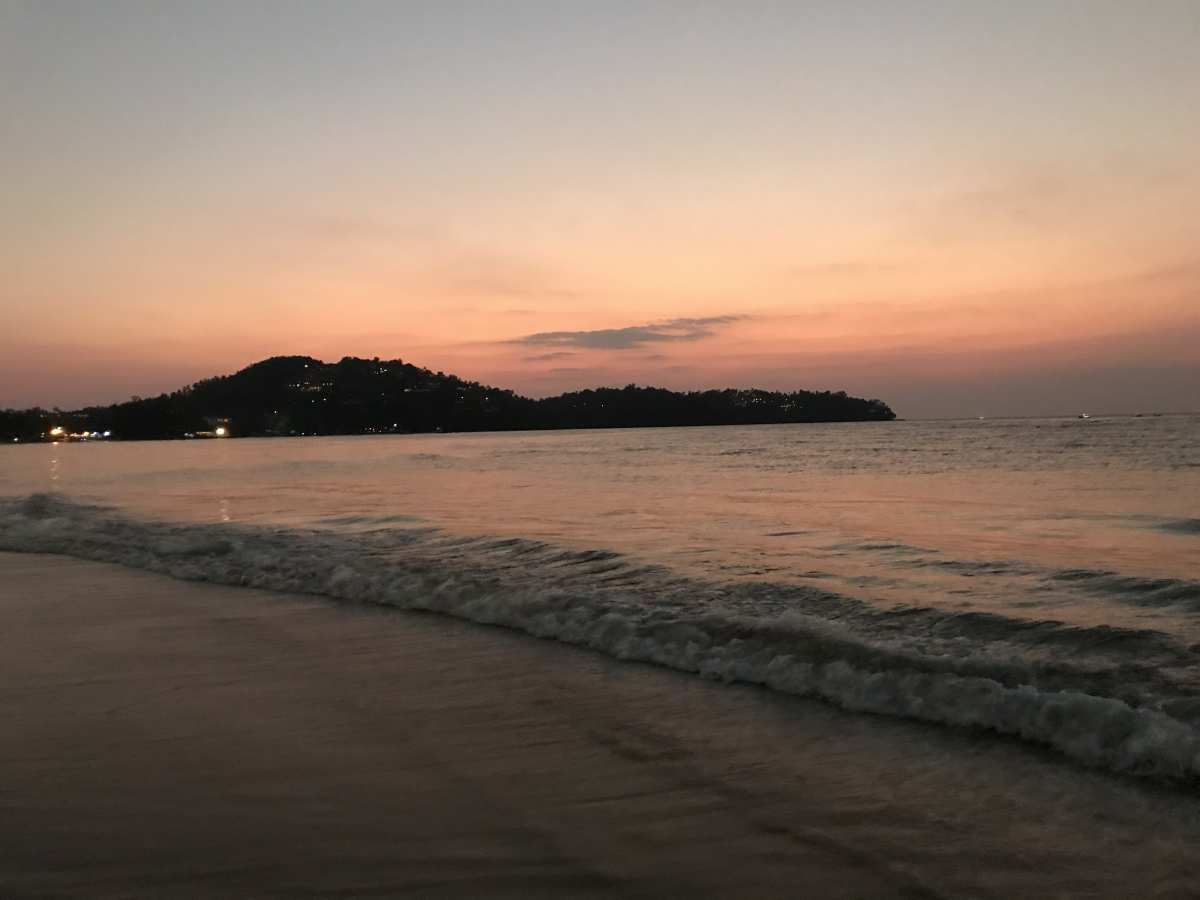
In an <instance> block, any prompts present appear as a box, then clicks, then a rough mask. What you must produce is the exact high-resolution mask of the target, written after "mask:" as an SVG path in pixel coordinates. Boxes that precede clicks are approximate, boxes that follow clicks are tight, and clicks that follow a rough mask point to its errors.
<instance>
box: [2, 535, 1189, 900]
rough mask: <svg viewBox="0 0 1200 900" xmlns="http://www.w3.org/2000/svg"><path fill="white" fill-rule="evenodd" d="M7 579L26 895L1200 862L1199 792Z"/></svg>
mask: <svg viewBox="0 0 1200 900" xmlns="http://www.w3.org/2000/svg"><path fill="white" fill-rule="evenodd" d="M0 586H2V590H0V629H2V630H0V634H2V635H3V637H2V638H0V640H2V641H3V643H2V644H0V717H2V718H3V719H4V720H6V721H7V722H8V723H9V728H7V729H3V730H0V783H2V784H3V785H4V786H5V790H4V793H3V796H2V798H0V802H2V803H3V805H4V807H5V814H4V815H3V816H0V846H4V847H5V851H4V853H3V854H2V855H0V888H2V892H3V893H4V895H5V896H7V897H26V896H29V897H32V896H46V895H54V896H62V897H83V896H86V897H103V896H146V897H151V896H153V897H184V896H186V897H197V896H214V897H215V896H255V897H261V896H299V895H305V894H321V895H335V896H372V895H375V896H387V895H391V894H395V893H399V892H402V891H419V892H420V893H421V894H422V895H423V896H424V895H429V896H445V897H460V896H461V897H468V896H480V895H487V896H564V895H569V896H613V895H621V896H664V895H674V896H680V895H687V896H701V897H703V896H779V895H786V894H791V893H797V892H799V893H803V894H806V895H808V896H818V897H843V896H844V897H862V896H872V897H875V896H907V897H935V896H961V895H963V894H964V893H965V894H980V893H983V894H988V895H991V894H995V895H1000V896H1003V895H1016V894H1018V893H1021V892H1030V891H1032V892H1035V893H1037V892H1042V893H1048V892H1055V893H1062V892H1064V891H1066V892H1070V893H1072V894H1074V895H1089V896H1113V897H1116V896H1129V895H1131V894H1130V891H1131V890H1134V888H1135V886H1138V887H1140V891H1135V892H1140V893H1141V894H1142V895H1146V896H1151V895H1154V894H1155V893H1159V894H1161V895H1163V896H1170V895H1173V894H1175V893H1176V892H1178V891H1179V890H1180V889H1181V888H1184V887H1186V886H1187V885H1188V884H1190V883H1191V882H1190V878H1191V873H1193V872H1194V871H1195V866H1196V864H1197V861H1198V857H1197V851H1196V850H1195V849H1194V848H1195V846H1196V841H1195V837H1196V833H1195V831H1196V826H1195V815H1196V811H1197V800H1196V798H1194V797H1188V796H1176V795H1173V794H1172V793H1171V792H1168V791H1163V790H1158V789H1152V788H1146V787H1144V786H1141V785H1134V784H1128V783H1125V782H1124V781H1123V780H1121V779H1113V778H1111V777H1109V776H1104V775H1102V774H1098V773H1095V772H1088V771H1081V770H1078V769H1077V768H1076V767H1073V766H1071V765H1070V764H1068V763H1065V762H1062V763H1059V762H1056V761H1054V760H1050V759H1047V758H1046V755H1045V754H1039V753H1037V752H1032V751H1029V750H1027V749H1026V748H1022V747H1018V746H1010V745H1008V743H1006V742H997V741H994V740H985V739H979V738H977V737H973V736H971V735H964V734H940V733H938V730H937V729H931V728H928V727H925V726H921V725H918V724H913V723H905V722H898V721H885V720H879V719H878V718H877V717H871V716H861V715H855V714H852V713H844V712H841V711H838V710H836V709H832V708H830V707H827V706H825V705H823V704H820V703H817V702H813V701H804V700H799V699H796V698H786V697H779V696H775V695H772V694H770V693H769V692H767V691H762V690H758V689H755V688H752V687H736V686H733V687H731V686H727V685H717V684H712V683H708V682H704V681H702V680H700V679H696V678H694V677H693V676H687V675H682V674H679V673H674V672H670V671H667V670H662V669H658V668H653V667H650V666H630V665H627V664H624V663H621V662H618V661H615V660H611V659H607V658H605V657H603V656H600V655H599V654H594V653H589V652H587V651H583V650H580V649H577V648H573V647H569V646H565V645H562V644H558V643H554V642H549V641H544V640H537V639H534V638H529V637H526V636H522V635H519V634H515V633H512V632H509V631H506V630H501V629H496V628H479V627H478V626H475V625H472V624H469V623H463V622H458V621H455V620H452V619H447V618H445V617H441V616H431V615H422V614H414V613H406V612H402V611H396V610H388V609H380V608H372V607H353V606H349V605H338V604H336V603H333V602H329V601H325V600H322V599H320V598H316V597H310V596H298V595H287V594H275V593H269V592H264V591H257V590H252V589H248V588H232V587H224V586H215V585H211V584H204V583H196V582H181V581H175V580H172V579H170V578H168V577H167V576H163V575H158V574H153V573H148V572H144V571H137V570H131V569H125V568H121V567H119V566H116V565H112V564H107V563H96V562H87V561H82V560H78V559H73V558H67V557H58V556H41V555H31V554H15V553H0ZM1150 822H1153V823H1154V828H1153V830H1152V829H1151V828H1149V827H1145V828H1143V826H1144V825H1146V823H1150ZM1047 828H1049V829H1051V831H1052V833H1053V834H1054V835H1055V836H1056V838H1057V842H1058V843H1057V845H1055V844H1053V843H1051V844H1047V840H1046V829H1047ZM1131 840H1133V841H1135V842H1141V843H1142V846H1138V845H1137V844H1136V843H1135V844H1134V845H1133V846H1131V844H1130V841H1131ZM1117 848H1120V852H1117ZM1081 860H1082V861H1083V862H1085V863H1086V864H1084V865H1078V863H1080V862H1081ZM1068 862H1071V863H1072V865H1071V867H1070V868H1069V869H1068V867H1067V863H1068ZM1135 867H1136V868H1137V871H1133V869H1134V868H1135ZM1146 871H1153V872H1154V873H1155V882H1154V884H1147V883H1146V882H1145V881H1144V879H1143V878H1142V873H1143V872H1146ZM1047 879H1049V881H1048V880H1047Z"/></svg>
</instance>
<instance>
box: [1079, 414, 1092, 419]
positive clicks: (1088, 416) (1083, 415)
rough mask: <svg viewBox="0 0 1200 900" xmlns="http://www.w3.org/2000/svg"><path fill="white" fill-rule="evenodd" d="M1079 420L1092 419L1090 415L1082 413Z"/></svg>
mask: <svg viewBox="0 0 1200 900" xmlns="http://www.w3.org/2000/svg"><path fill="white" fill-rule="evenodd" d="M1079 418H1081V419H1090V418H1091V416H1090V415H1088V414H1087V413H1080V414H1079Z"/></svg>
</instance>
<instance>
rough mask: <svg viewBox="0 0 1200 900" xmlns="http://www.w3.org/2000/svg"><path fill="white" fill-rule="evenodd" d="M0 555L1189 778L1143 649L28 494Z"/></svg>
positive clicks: (1180, 665)
mask: <svg viewBox="0 0 1200 900" xmlns="http://www.w3.org/2000/svg"><path fill="white" fill-rule="evenodd" d="M0 549H5V550H12V551H22V552H41V553H61V554H67V555H72V556H77V557H81V558H85V559H92V560H101V561H107V562H113V563H119V564H122V565H127V566H133V567H137V568H141V569H147V570H150V571H155V572H162V573H165V574H168V575H171V576H174V577H176V578H183V579H190V580H200V581H210V582H216V583H221V584H229V585H244V586H250V587H255V588H262V589H268V590H274V591H290V592H304V593H310V594H316V595H321V596H325V597H329V598H332V599H336V600H343V601H352V602H358V603H372V604H381V605H386V606H393V607H397V608H401V609H408V610H423V611H431V612H437V613H443V614H446V615H451V616H456V617H458V618H462V619H468V620H471V621H474V622H479V623H484V624H489V625H498V626H503V627H506V628H512V629H516V630H519V631H523V632H526V633H528V634H531V635H535V636H537V637H542V638H551V639H555V640H559V641H563V642H566V643H570V644H576V645H579V646H583V647H588V648H590V649H592V650H596V651H599V652H601V653H605V654H608V655H610V656H612V657H616V658H618V659H623V660H631V661H639V662H647V663H654V664H657V665H662V666H668V667H670V668H673V669H678V670H681V671H685V672H692V673H696V674H698V675H701V676H703V677H706V678H711V679H716V680H721V681H729V682H743V683H748V684H757V685H762V686H765V687H767V688H770V689H772V690H775V691H780V692H783V693H788V694H795V695H800V696H806V697H814V698H820V699H822V700H825V701H828V702H830V703H834V704H836V705H838V706H840V707H843V708H845V709H848V710H856V711H862V712H869V713H875V714H881V715H889V716H899V717H904V718H910V719H915V720H920V721H924V722H933V723H940V724H945V725H952V726H961V727H969V728H972V729H979V730H983V731H991V732H995V733H999V734H1004V735H1009V736H1013V737H1017V738H1021V739H1024V740H1027V741H1031V742H1034V743H1037V744H1040V745H1044V746H1048V747H1052V748H1055V749H1057V750H1059V751H1061V752H1062V753H1065V754H1066V755H1068V756H1070V757H1071V758H1073V759H1075V760H1078V761H1080V762H1083V763H1086V764H1089V765H1093V766H1099V767H1104V768H1107V769H1111V770H1114V771H1121V772H1129V773H1135V774H1140V775H1147V776H1154V777H1162V778H1171V779H1185V780H1189V781H1190V780H1196V779H1198V778H1200V729H1198V728H1197V719H1196V716H1197V715H1200V701H1198V699H1197V696H1196V692H1195V690H1194V689H1193V688H1191V687H1190V682H1189V676H1193V675H1194V672H1193V671H1192V665H1193V662H1194V656H1193V654H1192V652H1191V650H1190V648H1188V647H1186V646H1183V645H1182V644H1181V643H1180V642H1179V641H1177V640H1176V639H1175V638H1173V637H1171V636H1170V635H1166V634H1162V633H1160V632H1155V631H1149V630H1130V629H1114V628H1103V627H1101V628H1078V627H1071V626H1066V625H1063V624H1061V623H1056V622H1037V621H1026V620H1020V619H1013V618H1008V617H1005V616H998V615H988V614H978V613H975V614H972V613H968V614H956V613H951V612H947V611H944V610H937V609H933V608H907V609H903V610H886V609H877V608H874V607H873V606H871V605H870V604H868V603H865V602H864V601H861V600H857V599H855V598H851V597H845V596H842V595H839V594H835V593H831V592H829V591H824V590H820V589H817V588H812V587H803V586H795V585H776V584H770V583H718V582H712V581H705V580H702V579H697V578H691V577H685V576H681V575H678V574H676V573H673V572H671V571H669V570H667V569H664V568H662V567H658V566H648V565H639V564H637V563H636V562H634V561H631V560H628V559H626V558H624V557H622V556H620V555H618V554H615V553H612V552H610V551H604V550H578V549H573V548H569V547H562V546H556V545H553V544H549V543H545V542H542V541H534V540H526V539H523V538H473V537H464V536H458V535H450V534H446V533H443V532H439V531H437V530H436V529H433V528H428V527H426V528H420V527H410V528H405V527H381V528H378V529H375V530H367V531H357V532H354V533H349V534H348V533H345V532H331V531H327V530H320V529H309V530H304V529H281V528H265V527H263V528H254V527H247V526H235V525H204V524H190V523H183V522H165V521H155V520H143V519H136V518H133V517H130V516H127V515H124V514H121V513H119V512H117V511H114V510H111V509H108V508H104V507H99V506H89V505H86V504H82V503H76V502H72V501H69V500H66V499H63V498H60V497H57V496H52V495H46V494H35V495H33V496H30V497H26V498H21V499H16V500H6V501H0ZM1097 574H1099V573H1088V576H1089V577H1094V576H1096V575H1097ZM1104 574H1107V573H1104Z"/></svg>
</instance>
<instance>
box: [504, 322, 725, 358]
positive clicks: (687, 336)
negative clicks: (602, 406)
mask: <svg viewBox="0 0 1200 900" xmlns="http://www.w3.org/2000/svg"><path fill="white" fill-rule="evenodd" d="M745 318H747V317H746V316H706V317H704V318H697V319H668V320H666V321H664V322H654V323H651V324H648V325H630V326H627V327H625V328H599V329H596V330H594V331H541V332H538V333H537V334H527V335H525V336H524V337H519V338H514V339H513V340H512V341H511V342H510V343H514V344H525V345H528V346H533V347H579V348H582V349H587V350H631V349H634V348H636V347H642V346H645V345H646V344H659V343H675V342H679V341H699V340H703V339H704V338H707V337H712V336H713V335H714V334H716V332H717V331H718V329H720V328H722V327H723V326H726V325H731V324H733V323H734V322H737V321H740V320H742V319H745Z"/></svg>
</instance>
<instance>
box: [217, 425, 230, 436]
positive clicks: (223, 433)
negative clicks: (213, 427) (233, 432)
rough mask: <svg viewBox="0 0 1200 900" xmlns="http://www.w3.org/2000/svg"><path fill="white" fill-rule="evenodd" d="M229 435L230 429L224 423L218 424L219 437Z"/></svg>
mask: <svg viewBox="0 0 1200 900" xmlns="http://www.w3.org/2000/svg"><path fill="white" fill-rule="evenodd" d="M228 436H229V429H227V428H226V427H225V426H224V425H218V426H217V437H228Z"/></svg>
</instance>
